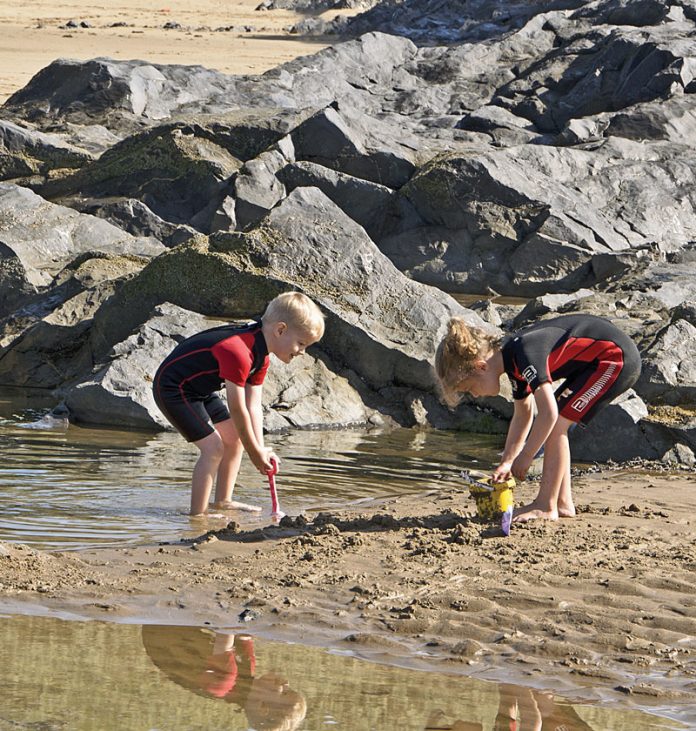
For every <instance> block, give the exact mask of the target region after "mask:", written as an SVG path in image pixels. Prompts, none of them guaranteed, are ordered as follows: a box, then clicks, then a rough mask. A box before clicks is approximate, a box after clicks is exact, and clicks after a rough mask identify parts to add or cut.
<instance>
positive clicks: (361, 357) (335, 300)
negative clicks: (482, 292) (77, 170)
mask: <svg viewBox="0 0 696 731" xmlns="http://www.w3.org/2000/svg"><path fill="white" fill-rule="evenodd" d="M288 289H300V290H301V291H304V292H306V293H307V294H308V295H309V296H311V297H312V298H313V299H314V300H315V301H317V302H318V303H319V304H320V305H321V306H322V308H323V309H324V311H325V312H326V314H327V329H326V335H325V337H324V339H323V340H322V343H321V351H322V352H324V353H325V354H326V356H327V357H328V359H329V360H328V361H327V362H329V363H331V369H332V371H333V372H334V373H339V374H341V373H344V372H346V373H348V372H353V373H355V374H356V376H355V378H356V379H357V380H355V381H352V383H353V384H354V385H353V388H355V384H357V383H362V388H363V389H367V391H369V392H370V395H369V398H368V396H364V399H367V401H371V402H372V403H373V404H374V408H378V409H379V410H380V411H381V412H382V413H386V414H388V415H392V414H393V415H394V418H397V419H400V420H401V423H414V420H415V415H414V411H413V410H412V409H408V408H406V409H405V408H404V407H403V405H401V404H395V403H393V402H390V400H389V398H387V397H385V396H381V395H380V392H381V390H382V389H387V388H391V387H393V386H394V385H395V384H398V385H399V386H402V387H404V388H406V389H410V390H411V391H413V392H420V393H421V394H425V395H427V394H430V395H431V396H432V393H433V388H434V384H433V373H432V369H431V365H430V361H431V359H432V357H433V354H434V351H435V347H436V345H437V343H438V342H439V338H440V337H441V336H442V332H443V328H444V324H445V322H446V321H447V319H448V318H449V317H450V316H451V315H453V314H459V315H461V316H463V317H465V318H467V319H468V320H469V321H470V322H471V323H472V324H475V325H478V326H480V327H484V328H489V327H490V326H488V325H487V324H486V323H484V322H483V321H482V320H481V319H480V318H478V316H476V315H474V314H473V313H471V312H469V311H467V310H466V309H464V308H462V307H460V306H459V305H457V303H456V302H455V301H454V300H453V299H451V298H450V297H449V296H448V295H445V294H443V293H442V292H439V291H437V290H434V289H432V288H429V287H426V286H424V285H420V284H417V283H416V282H413V281H411V280H409V279H407V278H406V277H405V276H404V275H402V274H401V273H400V272H399V271H398V270H397V269H396V268H395V267H394V266H393V265H392V264H391V262H389V260H388V259H387V258H386V257H385V256H384V255H383V254H382V253H381V252H380V251H379V249H377V247H376V246H375V245H374V243H373V242H372V241H371V240H370V239H369V237H368V236H367V235H366V234H365V232H364V230H363V229H362V228H361V227H360V226H359V225H358V224H356V223H355V222H353V221H352V220H351V219H350V218H349V217H348V216H346V214H344V213H343V212H342V211H341V210H340V209H339V208H337V207H336V206H335V205H334V204H333V203H332V202H331V201H330V200H329V199H328V198H326V197H325V196H324V195H323V194H322V193H321V191H319V190H317V189H315V188H298V189H297V190H295V191H293V192H292V193H291V194H290V195H289V196H288V197H287V198H286V199H285V200H283V201H282V202H281V203H280V204H279V205H278V206H276V207H275V208H274V209H273V210H272V211H271V212H270V213H269V214H268V215H267V216H266V217H265V218H264V219H263V221H262V222H261V224H260V226H259V227H257V228H256V229H253V230H251V231H249V232H247V233H222V232H220V233H217V234H214V235H213V236H212V237H211V239H210V243H208V242H207V241H206V240H205V239H204V238H199V239H195V240H193V241H192V242H190V243H188V244H184V245H182V246H180V247H177V248H176V249H173V250H170V251H168V252H167V253H165V254H163V255H161V256H159V257H157V258H156V259H154V260H153V261H152V262H151V263H150V264H149V265H148V266H147V267H146V268H145V269H144V270H143V271H142V272H141V273H140V274H138V275H137V276H136V277H134V278H132V279H129V280H127V281H125V282H123V284H122V285H121V286H120V287H119V289H118V291H117V292H116V293H115V294H114V295H113V296H112V297H110V298H109V299H108V300H107V301H106V302H104V304H103V305H102V307H101V308H100V310H99V311H98V312H97V313H96V314H95V316H94V326H93V328H92V330H91V333H90V340H89V343H88V345H87V346H86V351H87V352H88V353H89V358H90V359H91V360H92V361H93V362H95V363H104V362H105V361H108V360H109V358H110V355H109V352H110V349H111V348H112V347H114V346H115V345H116V344H117V343H120V342H124V341H125V340H127V338H128V337H130V335H131V334H132V333H133V332H134V331H136V330H137V328H138V327H140V326H141V325H142V323H143V316H144V313H147V312H149V311H150V310H151V309H152V308H154V307H155V306H157V305H158V304H161V303H162V302H171V303H173V304H176V305H178V306H180V307H184V308H186V309H190V310H194V311H197V312H200V313H202V314H207V315H217V316H220V315H224V316H225V317H230V318H239V317H249V316H251V315H257V314H260V313H261V312H262V311H263V309H264V307H265V305H266V303H267V302H268V300H270V299H271V298H272V297H273V296H275V295H276V294H278V293H279V292H281V291H286V290H288ZM342 398H343V397H342ZM412 400H413V398H412ZM367 401H365V402H367ZM361 408H362V407H361ZM298 410H299V407H298ZM433 413H434V411H433ZM293 418H296V419H297V420H298V422H299V420H300V417H299V416H296V417H293ZM439 418H440V417H439ZM455 422H456V418H453V419H452V420H451V422H450V423H455Z"/></svg>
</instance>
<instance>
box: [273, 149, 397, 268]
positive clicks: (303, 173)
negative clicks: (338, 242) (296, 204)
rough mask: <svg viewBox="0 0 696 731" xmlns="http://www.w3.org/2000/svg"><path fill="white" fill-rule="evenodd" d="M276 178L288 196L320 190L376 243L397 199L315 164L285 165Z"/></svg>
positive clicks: (372, 185)
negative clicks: (298, 191) (297, 189)
mask: <svg viewBox="0 0 696 731" xmlns="http://www.w3.org/2000/svg"><path fill="white" fill-rule="evenodd" d="M276 175H277V177H278V179H279V180H280V181H281V182H282V183H283V185H285V188H286V189H287V191H288V192H290V191H292V190H294V189H295V188H318V189H319V190H321V192H322V193H323V194H324V195H325V196H326V197H327V198H330V199H331V200H332V201H333V202H334V203H335V204H336V205H337V206H338V207H339V208H340V209H341V210H342V211H343V212H344V213H346V214H347V215H348V216H350V217H351V218H352V219H353V220H354V221H355V222H356V223H359V224H360V225H361V226H362V227H363V228H364V229H365V231H367V233H368V234H369V235H370V237H371V238H373V239H375V238H377V237H378V235H379V232H380V231H381V229H382V226H383V221H384V217H385V213H386V212H387V211H388V210H389V209H390V207H391V205H392V199H393V197H394V191H393V190H391V189H390V188H387V187H385V186H383V185H379V184H378V183H373V182H370V181H368V180H362V179H360V178H356V177H354V176H352V175H347V174H345V173H340V172H337V171H335V170H331V169H330V168H326V167H323V166H322V165H317V164H316V163H312V162H305V161H299V162H295V163H292V164H288V165H285V167H283V168H282V169H281V170H279V171H278V172H277V174H276ZM385 253H386V252H385ZM392 261H394V260H393V259H392ZM395 263H397V262H395ZM397 266H398V263H397Z"/></svg>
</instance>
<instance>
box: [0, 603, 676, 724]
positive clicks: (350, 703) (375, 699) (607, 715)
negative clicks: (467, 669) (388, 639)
mask: <svg viewBox="0 0 696 731" xmlns="http://www.w3.org/2000/svg"><path fill="white" fill-rule="evenodd" d="M0 664H1V665H2V668H3V679H2V703H1V704H0V730H1V731H5V730H6V729H7V730H9V729H12V730H13V731H14V730H16V729H41V730H42V731H48V730H49V729H50V730H51V731H52V730H56V731H58V730H60V731H73V730H74V731H95V729H98V730H99V731H141V730H142V731H154V730H155V729H157V730H162V731H165V730H166V731H215V730H217V729H220V730H222V729H225V730H229V731H247V730H249V731H250V730H251V729H256V731H261V730H262V729H265V730H267V731H270V730H271V729H275V730H276V731H281V729H283V730H284V731H296V730H297V731H300V730H304V731H319V730H320V729H326V730H327V731H435V730H436V729H437V730H438V731H445V730H446V729H450V730H451V731H501V730H504V731H510V729H515V728H516V729H517V731H532V730H534V731H539V730H540V729H545V730H548V729H554V730H558V729H563V731H657V730H662V729H678V728H679V729H683V728H686V726H684V725H682V724H679V723H676V722H673V721H668V720H667V719H665V718H661V717H659V716H658V715H653V714H651V713H646V712H642V711H638V710H626V709H623V710H622V709H617V708H616V707H615V706H613V705H610V704H606V703H605V704H602V705H599V704H595V705H591V704H588V703H570V702H568V701H567V700H564V699H562V698H559V697H554V696H553V695H551V694H549V693H544V692H541V691H538V690H533V689H530V688H524V687H520V686H516V685H510V684H495V683H489V682H484V681H481V680H475V679H471V678H464V677H461V676H453V675H447V674H444V673H433V672H420V671H414V670H405V669H402V668H396V667H389V666H384V665H377V664H374V663H370V662H366V661H364V660H359V659H357V658H354V657H351V656H350V655H342V654H338V653H335V652H333V653H332V652H328V651H325V650H321V649H318V648H313V647H304V646H300V645H293V644H286V643H279V642H271V641H268V640H261V639H258V638H254V637H252V636H250V635H243V634H240V633H236V634H235V630H234V629H225V630H222V629H218V630H213V629H211V628H201V627H177V626H161V625H145V626H141V625H123V624H121V625H119V624H107V623H102V622H75V621H64V620H60V619H56V618H46V617H32V616H21V617H16V616H12V617H4V618H2V617H0ZM513 719H516V721H517V726H515V725H514V721H513Z"/></svg>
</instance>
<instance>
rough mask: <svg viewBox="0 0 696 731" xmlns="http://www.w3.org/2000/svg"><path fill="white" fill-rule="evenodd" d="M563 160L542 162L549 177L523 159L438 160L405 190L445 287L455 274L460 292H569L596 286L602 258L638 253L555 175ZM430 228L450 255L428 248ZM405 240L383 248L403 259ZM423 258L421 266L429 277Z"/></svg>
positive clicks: (508, 154) (395, 237)
mask: <svg viewBox="0 0 696 731" xmlns="http://www.w3.org/2000/svg"><path fill="white" fill-rule="evenodd" d="M560 154H561V153H560V152H553V151H549V152H548V154H547V153H546V151H545V150H541V151H540V152H539V153H538V154H535V157H536V160H537V162H538V161H539V160H540V159H541V158H542V157H543V158H544V161H545V162H546V167H544V166H542V165H539V164H535V165H531V164H526V161H524V160H520V159H519V154H518V151H517V150H515V151H514V152H513V151H508V150H501V151H500V152H495V153H476V152H475V153H473V154H470V155H451V156H449V157H447V158H437V159H436V160H434V161H433V162H431V163H429V164H428V165H426V166H424V167H423V168H421V169H420V170H419V171H418V173H417V174H416V175H415V176H414V178H412V180H411V181H410V182H409V183H408V184H407V185H406V186H404V188H402V190H401V194H402V195H403V196H405V197H406V198H407V199H408V200H409V201H410V203H411V204H412V205H413V206H414V208H415V209H416V210H417V211H418V213H419V214H420V216H421V217H422V219H423V220H424V221H425V223H426V226H425V227H423V226H421V227H419V228H418V229H416V231H415V234H416V235H417V236H418V238H419V239H420V242H422V243H419V244H418V246H428V247H429V248H430V251H431V257H432V260H433V266H436V265H437V264H438V262H439V260H441V261H442V264H443V265H444V266H443V267H442V268H441V271H442V272H443V280H444V281H443V284H444V282H445V281H447V278H450V279H451V278H452V277H453V275H454V273H456V274H457V275H458V281H457V283H456V284H457V289H458V290H459V291H469V292H482V291H485V290H486V288H487V287H490V288H492V289H493V290H495V291H496V292H499V293H501V294H516V295H522V296H524V295H527V296H529V295H531V296H534V295H538V294H543V293H546V292H549V291H556V292H570V291H573V290H574V289H577V288H578V287H582V286H591V285H592V284H595V283H596V277H595V273H594V271H593V269H592V266H591V261H592V258H593V256H595V255H597V254H607V253H614V252H620V251H622V250H626V249H629V248H630V246H631V241H630V240H629V239H628V238H627V237H626V236H625V235H624V234H623V232H622V231H621V230H617V227H616V226H615V225H614V224H613V222H612V221H611V220H609V219H607V218H605V217H604V216H603V215H602V213H601V212H600V211H598V210H597V209H596V207H595V206H594V205H593V204H592V202H591V201H590V200H588V199H587V198H585V197H584V196H583V195H582V193H579V192H578V191H577V189H575V188H573V187H571V186H570V185H564V184H563V181H562V179H561V180H559V177H560V175H554V172H557V171H558V172H561V168H562V166H563V165H564V164H567V163H565V161H564V160H562V159H559V155H560ZM552 156H553V157H552ZM568 162H569V164H570V165H573V166H576V165H577V162H576V161H575V160H572V159H570V158H569V161H568ZM564 174H566V175H567V173H564ZM427 227H436V229H437V232H439V235H440V236H441V237H442V238H443V242H442V243H443V246H442V247H438V246H435V247H433V246H432V243H430V242H428V238H427V237H428V235H429V234H428V231H427V230H424V229H425V228H427ZM447 229H449V230H451V231H452V233H451V234H450V235H447V233H446V231H447ZM404 234H407V235H408V232H398V233H394V234H392V235H391V236H389V237H385V239H384V240H382V241H381V242H380V245H381V246H383V247H385V249H386V248H389V249H394V248H395V247H396V246H397V245H398V242H399V238H400V237H401V236H402V235H404ZM443 234H444V237H443V236H442V235H443ZM411 236H413V234H411ZM416 241H418V239H416ZM416 251H418V248H416ZM418 257H419V258H418V259H415V261H414V262H413V263H414V264H417V265H418V266H420V268H421V269H422V268H423V257H422V254H420V253H419V255H418ZM409 268H410V267H409ZM435 271H436V270H435V269H434V268H432V267H431V273H434V272H435ZM433 280H434V277H433V279H431V281H433Z"/></svg>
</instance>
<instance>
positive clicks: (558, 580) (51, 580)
mask: <svg viewBox="0 0 696 731" xmlns="http://www.w3.org/2000/svg"><path fill="white" fill-rule="evenodd" d="M695 489H696V478H694V476H693V475H684V476H676V477H675V476H669V475H650V474H642V473H639V472H626V473H622V472H612V471H606V472H601V473H599V474H591V475H586V476H585V477H582V478H579V479H578V480H576V488H575V491H576V492H577V499H578V505H579V515H578V517H577V518H575V519H573V520H561V521H558V522H556V523H546V522H544V523H542V522H539V523H530V524H527V525H522V526H515V527H513V532H512V535H511V536H510V538H505V537H503V536H502V535H501V534H500V533H499V532H498V531H496V530H490V529H489V528H488V527H487V526H485V525H482V524H481V523H480V522H479V521H478V519H477V518H476V517H475V514H474V508H473V504H472V502H471V500H470V499H469V497H468V492H467V491H465V490H461V491H459V490H452V489H451V488H448V489H443V490H441V491H440V490H436V491H431V492H429V493H424V494H422V495H416V496H408V497H400V498H390V499H387V500H384V501H378V502H375V503H374V504H372V505H370V506H369V507H366V506H365V505H361V506H360V509H359V510H340V511H331V512H323V513H318V514H312V513H308V514H307V515H303V516H299V517H295V518H288V519H286V520H284V521H283V523H282V524H281V525H280V526H272V525H269V526H268V527H266V528H263V529H255V530H245V529H244V528H243V525H239V524H237V523H236V522H234V521H232V522H231V523H230V524H229V525H228V527H227V528H226V529H223V530H218V531H210V532H203V533H202V534H201V536H200V537H198V538H197V539H194V540H188V541H182V542H180V543H178V544H168V545H161V546H141V547H137V548H122V549H118V548H117V549H100V550H88V551H83V552H80V553H79V554H75V553H43V552H39V551H35V550H32V549H29V548H26V547H22V546H13V545H9V544H4V546H3V547H2V551H0V552H1V553H4V554H5V555H4V557H3V558H0V584H1V585H2V591H3V594H4V596H5V597H6V598H7V599H8V600H9V601H11V602H15V604H16V606H17V607H20V608H21V607H24V608H25V610H26V609H27V608H29V607H30V606H32V605H34V606H36V605H40V606H41V607H43V611H48V612H57V611H60V612H64V611H68V612H71V613H73V614H75V615H77V616H83V617H92V618H94V617H99V618H102V619H111V620H116V621H129V622H132V621H142V622H163V623H166V622H174V623H177V624H188V623H190V624H200V625H202V624H204V623H209V624H210V625H213V626H240V625H241V626H245V627H246V628H247V631H250V632H252V633H258V634H262V635H265V636H268V637H274V638H279V639H288V640H293V641H299V642H304V643H306V644H319V645H328V646H335V647H342V648H344V649H345V648H350V649H351V650H353V651H355V652H357V654H359V655H361V656H364V657H370V658H372V659H376V660H380V661H385V662H390V663H398V664H405V665H411V666H416V667H430V668H438V669H440V670H447V671H452V672H464V673H466V674H470V675H479V676H481V677H485V678H496V679H501V680H512V681H514V682H520V683H522V684H531V685H537V686H538V687H545V688H548V689H550V690H555V691H557V692H563V693H564V694H566V695H567V694H569V693H571V694H578V693H579V694H580V696H583V695H584V696H585V697H587V698H593V697H595V698H596V697H598V696H602V695H607V694H608V695H612V694H613V695H614V696H616V697H619V695H627V696H630V697H631V699H633V702H634V703H637V704H639V705H643V706H645V705H650V704H652V703H656V704H661V705H664V704H665V703H669V704H670V706H673V707H676V706H678V707H680V708H692V709H693V708H696V704H695V703H694V701H695V700H696V595H695V594H694V592H693V587H694V583H695V582H694V579H695V578H696V536H695V535H694V519H693V517H692V515H691V512H690V505H691V504H692V502H693V494H694V490H695ZM533 490H534V486H533V485H531V484H528V485H523V486H521V487H520V488H519V489H518V495H517V496H516V497H517V499H518V500H524V499H525V498H528V497H529V496H530V495H531V493H532V492H533ZM239 520H240V521H241V520H243V518H240V519H239ZM685 712H686V713H688V712H689V711H685ZM692 713H693V712H692ZM693 721H694V722H695V723H696V715H695V716H694V718H693Z"/></svg>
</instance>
